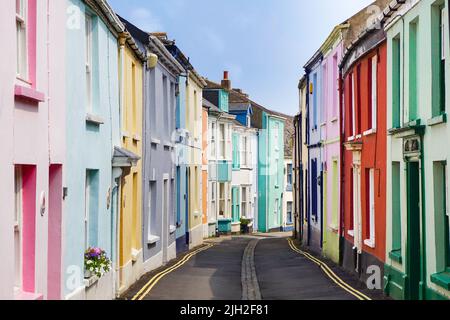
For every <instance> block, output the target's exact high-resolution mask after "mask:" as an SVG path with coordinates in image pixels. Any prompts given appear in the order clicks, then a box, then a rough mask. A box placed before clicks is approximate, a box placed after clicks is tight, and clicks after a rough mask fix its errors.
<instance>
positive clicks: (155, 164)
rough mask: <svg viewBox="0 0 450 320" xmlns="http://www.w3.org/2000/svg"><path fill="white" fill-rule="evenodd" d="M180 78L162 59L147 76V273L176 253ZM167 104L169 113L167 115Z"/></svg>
mask: <svg viewBox="0 0 450 320" xmlns="http://www.w3.org/2000/svg"><path fill="white" fill-rule="evenodd" d="M168 54H169V53H168ZM177 77H178V75H176V74H172V73H170V72H169V71H168V70H167V68H166V67H164V65H163V64H162V63H161V61H159V62H158V64H157V66H156V67H155V68H154V69H149V70H146V72H145V78H144V95H145V104H144V110H145V113H144V115H145V118H144V140H143V141H144V163H143V166H144V169H143V170H144V181H143V186H144V187H143V199H144V207H143V220H142V221H143V234H142V236H143V250H144V271H145V272H147V271H150V270H153V269H155V268H157V267H159V266H161V265H162V264H163V263H166V262H167V261H169V260H171V259H172V258H175V256H176V244H175V238H176V235H175V232H176V225H175V224H176V215H175V206H176V201H175V195H176V190H175V164H174V161H173V157H172V152H173V150H172V148H173V144H172V142H171V141H172V140H171V139H172V133H173V131H174V130H175V112H176V95H175V85H176V83H177ZM164 79H166V80H164ZM164 96H166V98H164ZM165 99H167V100H165ZM164 101H166V102H164ZM165 103H166V104H167V109H166V111H167V112H168V113H166V114H165V111H164V104H165ZM165 116H166V117H167V118H166V119H164V117H165ZM164 180H166V183H167V184H168V186H167V187H169V188H170V190H169V192H168V193H167V194H168V199H167V202H168V204H167V203H166V205H167V211H166V212H163V205H164V204H163V191H164V190H163V188H164Z"/></svg>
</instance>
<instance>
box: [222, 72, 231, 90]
mask: <svg viewBox="0 0 450 320" xmlns="http://www.w3.org/2000/svg"><path fill="white" fill-rule="evenodd" d="M221 85H222V88H223V89H225V90H228V91H230V90H231V81H230V80H229V79H228V71H224V72H223V80H222V84H221Z"/></svg>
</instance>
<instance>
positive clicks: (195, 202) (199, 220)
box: [186, 69, 206, 248]
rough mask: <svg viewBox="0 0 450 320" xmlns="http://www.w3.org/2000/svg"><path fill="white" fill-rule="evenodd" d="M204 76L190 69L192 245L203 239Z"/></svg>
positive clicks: (187, 110) (197, 244) (189, 185)
mask: <svg viewBox="0 0 450 320" xmlns="http://www.w3.org/2000/svg"><path fill="white" fill-rule="evenodd" d="M205 86H206V83H205V81H204V80H203V78H202V77H201V76H200V75H199V74H198V73H197V72H196V71H195V70H194V69H192V70H190V71H189V75H188V81H187V85H186V127H187V130H188V131H189V137H188V142H187V143H188V146H189V155H190V156H189V163H188V201H189V205H188V208H189V247H190V248H194V247H197V246H199V245H201V244H202V243H203V215H204V214H205V215H206V212H203V204H202V197H203V195H202V185H203V183H202V169H203V167H202V147H203V146H202V144H203V123H202V118H203V88H204V87H205Z"/></svg>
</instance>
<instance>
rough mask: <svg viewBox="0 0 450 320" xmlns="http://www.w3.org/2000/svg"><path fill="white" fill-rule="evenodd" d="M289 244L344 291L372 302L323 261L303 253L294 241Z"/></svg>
mask: <svg viewBox="0 0 450 320" xmlns="http://www.w3.org/2000/svg"><path fill="white" fill-rule="evenodd" d="M288 242H289V246H290V247H291V249H292V250H294V251H295V252H297V253H300V254H301V255H303V256H305V257H306V258H307V259H309V260H311V261H312V262H314V263H315V264H317V265H318V266H319V267H320V268H321V269H322V271H323V272H324V273H325V274H326V275H327V276H328V277H329V278H330V279H331V280H332V281H333V282H334V283H336V284H337V285H338V286H339V287H341V288H342V289H344V290H345V291H347V292H348V293H350V294H351V295H353V296H354V297H356V298H358V299H359V300H372V299H370V298H369V297H368V296H366V295H365V294H363V293H362V292H360V291H358V290H356V289H355V288H353V287H351V286H350V285H349V284H347V283H345V282H344V280H342V279H341V278H339V277H338V276H337V275H336V274H335V273H334V272H333V270H331V268H330V267H328V266H327V265H326V264H325V263H323V262H322V261H320V260H319V259H317V258H315V257H314V256H312V255H310V254H309V253H307V252H305V251H302V250H300V249H298V248H297V247H296V246H295V244H294V241H292V239H288Z"/></svg>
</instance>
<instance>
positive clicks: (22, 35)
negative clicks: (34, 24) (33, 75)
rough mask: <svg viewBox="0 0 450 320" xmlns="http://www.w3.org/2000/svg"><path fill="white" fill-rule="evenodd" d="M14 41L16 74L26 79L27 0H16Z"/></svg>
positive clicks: (19, 77)
mask: <svg viewBox="0 0 450 320" xmlns="http://www.w3.org/2000/svg"><path fill="white" fill-rule="evenodd" d="M17 3H18V4H19V8H18V7H17ZM16 41H17V47H16V48H17V64H16V76H17V78H18V79H21V80H24V81H28V76H29V75H28V0H16Z"/></svg>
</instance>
